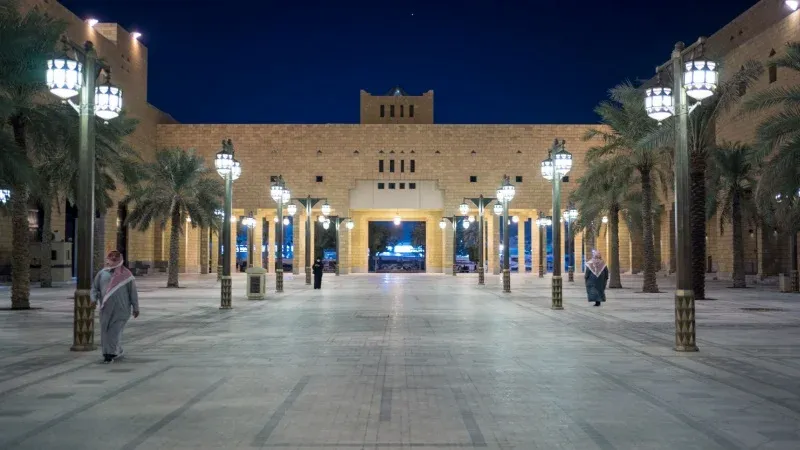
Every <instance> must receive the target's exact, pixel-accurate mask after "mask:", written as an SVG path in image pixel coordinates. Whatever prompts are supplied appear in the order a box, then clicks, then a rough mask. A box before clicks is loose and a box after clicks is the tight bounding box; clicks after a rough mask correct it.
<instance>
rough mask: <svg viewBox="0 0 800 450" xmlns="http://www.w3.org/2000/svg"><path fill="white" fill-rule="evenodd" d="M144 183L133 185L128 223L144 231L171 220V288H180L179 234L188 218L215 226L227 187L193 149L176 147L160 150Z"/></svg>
mask: <svg viewBox="0 0 800 450" xmlns="http://www.w3.org/2000/svg"><path fill="white" fill-rule="evenodd" d="M140 176H141V182H140V183H138V184H136V185H131V186H129V190H130V194H129V195H128V196H127V197H126V199H125V200H124V201H125V203H128V202H130V203H131V204H133V210H132V211H131V212H130V214H129V215H128V219H127V223H128V224H130V225H131V226H133V227H136V228H138V229H139V230H140V231H145V230H147V229H148V228H149V227H150V226H151V225H153V224H156V225H157V226H159V227H160V228H162V229H163V228H165V227H166V225H167V222H169V223H170V241H169V269H168V277H167V287H178V251H179V248H180V241H179V236H180V235H181V233H182V232H183V225H184V224H185V223H186V218H187V217H188V218H190V219H191V222H192V226H195V227H203V228H205V227H208V226H212V225H213V222H214V221H215V220H216V219H215V216H214V212H215V211H216V210H218V209H221V208H222V206H221V204H222V199H223V196H224V188H223V186H222V183H220V181H219V178H218V177H214V176H212V172H211V171H209V170H208V168H207V167H206V166H205V163H204V162H203V159H202V158H201V157H200V156H199V155H197V154H196V153H195V152H194V151H193V150H189V151H186V150H183V149H179V148H172V149H166V150H160V151H159V152H158V153H156V157H155V161H154V162H152V163H146V164H144V165H143V167H142V171H141V174H140Z"/></svg>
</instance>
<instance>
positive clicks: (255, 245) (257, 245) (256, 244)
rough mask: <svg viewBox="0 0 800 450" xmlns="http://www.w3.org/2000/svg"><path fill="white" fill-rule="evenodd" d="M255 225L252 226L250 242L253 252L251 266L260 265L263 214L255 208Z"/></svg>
mask: <svg viewBox="0 0 800 450" xmlns="http://www.w3.org/2000/svg"><path fill="white" fill-rule="evenodd" d="M255 218H256V226H254V227H253V242H251V243H250V251H252V252H253V267H261V265H262V262H261V261H262V259H261V258H262V256H261V235H262V233H263V232H264V222H263V220H262V218H263V214H262V213H261V211H259V210H256V214H255Z"/></svg>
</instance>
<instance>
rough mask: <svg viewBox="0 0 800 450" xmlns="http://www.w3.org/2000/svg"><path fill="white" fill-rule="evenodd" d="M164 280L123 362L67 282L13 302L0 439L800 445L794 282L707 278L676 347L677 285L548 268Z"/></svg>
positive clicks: (148, 300) (0, 335)
mask: <svg viewBox="0 0 800 450" xmlns="http://www.w3.org/2000/svg"><path fill="white" fill-rule="evenodd" d="M164 282H165V280H164V278H163V277H162V278H157V277H150V278H146V279H143V280H141V283H140V289H141V290H142V293H141V298H140V303H141V305H142V316H141V317H140V318H139V319H137V320H132V321H131V322H130V323H129V325H128V328H127V329H126V331H125V338H124V339H125V343H126V358H125V359H123V360H122V361H120V362H118V363H115V364H113V365H110V366H105V365H102V364H99V363H98V358H99V354H97V353H93V354H85V353H71V352H69V350H68V348H69V344H70V342H71V337H70V334H69V328H70V325H71V314H72V305H71V301H70V300H69V299H68V294H69V288H59V289H51V290H41V289H35V290H34V291H33V296H34V302H35V303H37V304H40V305H43V306H44V307H45V310H44V311H43V312H39V313H34V314H33V315H28V316H26V318H25V320H20V319H21V316H19V315H18V314H14V315H9V314H5V315H0V373H2V374H4V375H5V374H8V375H7V376H2V377H0V417H2V418H3V420H2V421H0V448H9V449H40V448H60V449H65V450H70V449H101V448H102V449H107V448H120V449H161V448H220V449H238V448H242V449H244V448H248V449H251V448H264V449H270V448H293V449H313V448H341V449H362V448H365V449H366V448H369V449H374V448H377V449H382V448H418V449H423V450H433V449H441V448H489V449H518V450H528V449H536V448H541V449H553V448H565V449H573V448H600V449H630V448H649V449H662V448H663V449H672V448H685V449H703V450H708V449H726V450H727V449H754V448H763V449H796V448H798V447H799V446H800V435H798V428H797V423H798V420H800V388H799V387H798V384H797V382H796V380H797V378H798V376H800V345H799V344H798V343H797V340H796V339H795V338H794V337H795V336H796V335H797V333H798V329H800V306H798V303H797V301H796V297H797V295H791V294H777V293H774V292H770V291H766V290H763V289H747V290H731V289H728V288H727V287H726V285H724V284H721V283H713V282H712V283H711V286H710V289H709V292H710V293H711V295H713V296H714V297H715V298H718V299H719V300H717V301H715V302H699V303H698V305H697V308H698V338H699V342H698V344H699V346H700V349H701V350H700V352H699V353H694V354H688V355H687V354H682V355H680V357H679V358H678V357H676V354H675V353H674V352H673V351H672V349H671V347H672V345H673V343H674V341H673V305H672V293H671V292H665V293H663V294H656V295H648V296H646V297H643V296H642V295H641V294H637V293H636V292H635V291H634V290H633V289H624V290H610V291H609V292H608V299H609V301H608V302H607V303H606V304H604V306H603V307H602V308H593V307H591V306H590V305H589V303H588V302H586V301H585V297H584V296H585V293H584V292H583V287H582V285H581V284H580V283H568V282H565V283H564V306H565V310H563V311H552V310H551V309H550V289H549V287H550V279H549V276H548V277H545V278H544V279H539V278H538V276H536V275H527V276H525V275H517V274H514V275H512V286H513V290H512V293H511V294H502V293H501V288H500V280H499V277H497V276H492V275H488V276H487V284H486V286H485V287H478V286H477V277H475V276H458V277H450V276H441V275H440V276H435V275H434V276H432V275H406V276H392V275H390V276H383V275H377V276H366V275H353V276H349V277H338V278H337V277H331V276H326V277H325V278H324V279H323V290H321V291H314V290H311V289H309V288H307V287H306V286H305V285H304V280H303V277H302V276H291V275H287V279H286V293H285V294H283V295H281V296H280V297H277V296H275V295H274V294H273V295H270V296H269V297H268V300H267V301H260V302H248V301H246V300H244V292H245V280H244V277H243V276H242V274H234V293H235V296H234V304H233V305H234V309H233V310H230V311H220V310H219V309H218V302H219V300H218V294H217V287H216V282H215V277H214V275H206V276H203V277H201V276H192V275H186V276H185V277H184V285H185V286H186V287H185V288H184V289H181V292H177V291H176V290H166V289H160V288H159V286H163V284H164ZM623 283H624V284H625V285H626V286H634V285H637V284H639V283H641V279H639V278H638V277H627V276H626V277H624V278H623ZM665 288H669V287H667V286H665ZM7 296H8V293H7V291H1V292H0V300H5V299H6V298H7ZM741 308H761V309H763V311H744V310H742V309H741Z"/></svg>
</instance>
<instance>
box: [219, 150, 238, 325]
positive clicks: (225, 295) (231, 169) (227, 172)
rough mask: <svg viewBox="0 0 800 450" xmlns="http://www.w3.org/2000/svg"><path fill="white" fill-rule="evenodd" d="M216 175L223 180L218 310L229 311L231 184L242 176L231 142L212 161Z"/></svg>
mask: <svg viewBox="0 0 800 450" xmlns="http://www.w3.org/2000/svg"><path fill="white" fill-rule="evenodd" d="M214 167H216V169H217V173H218V174H219V175H220V176H221V177H222V178H223V179H224V180H225V207H224V209H223V214H224V216H223V218H222V242H223V244H222V249H223V250H222V278H221V295H220V305H219V309H231V308H232V307H233V305H232V296H233V293H232V284H233V282H232V280H231V254H232V253H234V250H233V245H232V243H231V205H232V203H233V182H234V181H236V180H237V179H238V178H239V177H240V176H241V175H242V166H241V164H240V163H239V161H237V160H236V159H234V157H233V142H232V141H231V140H230V139H228V140H227V141H225V140H223V141H222V150H220V151H219V152H218V153H217V157H216V158H215V159H214Z"/></svg>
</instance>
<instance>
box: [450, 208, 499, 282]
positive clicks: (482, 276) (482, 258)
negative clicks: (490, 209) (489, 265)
mask: <svg viewBox="0 0 800 450" xmlns="http://www.w3.org/2000/svg"><path fill="white" fill-rule="evenodd" d="M469 201H471V202H472V203H473V204H475V206H477V207H478V219H477V221H478V285H480V286H483V285H484V284H485V282H486V268H485V267H484V265H483V264H484V263H485V262H486V255H484V250H485V247H486V245H485V244H484V236H483V233H484V223H483V221H484V217H483V215H484V211H485V210H486V207H487V206H489V204H490V203H492V201H494V199H492V198H485V197H484V196H483V194H481V195H480V196H478V197H476V198H470V199H469ZM469 209H470V208H469V205H468V204H467V199H466V198H465V199H464V201H463V202H461V204H460V205H458V212H459V213H461V215H462V216H464V217H467V216H468V214H469ZM469 217H470V219H471V218H472V216H469ZM468 227H469V223H467V224H466V226H465V227H464V229H467V228H468Z"/></svg>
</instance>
